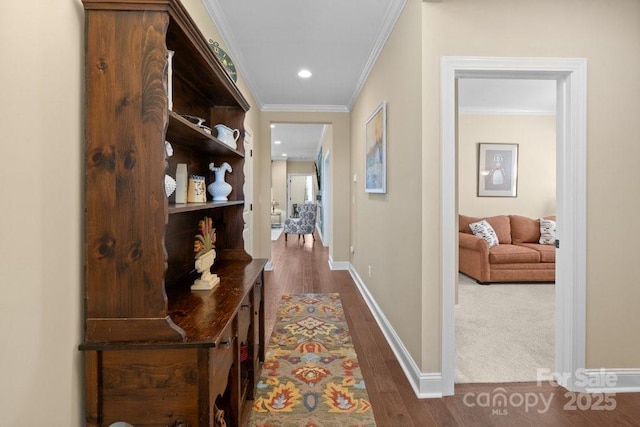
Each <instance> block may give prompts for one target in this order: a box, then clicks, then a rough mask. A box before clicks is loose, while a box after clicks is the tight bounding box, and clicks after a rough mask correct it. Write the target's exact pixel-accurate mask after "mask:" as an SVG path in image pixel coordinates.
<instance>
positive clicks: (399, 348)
mask: <svg viewBox="0 0 640 427" xmlns="http://www.w3.org/2000/svg"><path fill="white" fill-rule="evenodd" d="M349 273H351V277H352V278H353V281H354V282H355V283H356V286H357V287H358V290H359V291H360V293H361V294H362V297H363V298H364V300H365V302H366V303H367V306H368V307H369V310H371V313H372V314H373V317H374V318H375V319H376V322H377V323H378V326H380V329H381V330H382V333H383V334H384V336H385V338H386V339H387V342H388V343H389V345H390V346H391V349H392V350H393V353H394V354H395V355H396V358H397V359H398V362H399V363H400V366H401V367H402V370H403V371H404V374H405V376H406V377H407V379H408V380H409V383H410V384H411V387H412V388H413V391H414V393H415V394H416V396H417V397H418V398H419V399H424V398H434V397H442V396H443V394H442V374H441V373H440V372H436V373H423V372H420V369H419V368H418V365H417V364H416V363H415V361H414V360H413V357H411V355H410V354H409V352H408V351H407V348H406V347H405V346H404V344H403V343H402V341H401V340H400V337H398V334H396V332H395V330H394V329H393V327H392V326H391V324H390V323H389V321H388V320H387V318H386V317H385V315H384V313H383V312H382V310H381V309H380V306H378V304H377V303H376V301H375V299H374V298H373V296H372V295H371V293H370V292H369V290H368V289H367V286H366V285H365V284H364V282H363V281H362V279H361V278H360V276H359V275H358V272H357V271H356V269H355V268H354V267H353V265H352V264H351V263H349Z"/></svg>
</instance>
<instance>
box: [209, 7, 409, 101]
mask: <svg viewBox="0 0 640 427" xmlns="http://www.w3.org/2000/svg"><path fill="white" fill-rule="evenodd" d="M405 1H406V0H348V1H345V0H323V1H313V0H269V1H264V0H203V2H204V4H205V7H206V9H207V11H208V12H209V15H210V16H211V18H212V20H213V22H214V24H215V25H216V27H217V28H218V30H219V31H220V34H221V37H222V39H223V42H224V45H225V46H226V49H227V51H228V52H227V53H228V54H229V56H230V57H231V59H232V60H233V62H234V64H235V66H236V69H237V71H238V72H240V73H241V74H242V76H243V78H244V79H245V80H246V82H247V84H248V86H249V88H250V89H251V92H252V94H253V97H254V99H255V101H256V102H257V103H258V106H259V107H260V109H261V110H262V111H287V110H295V111H303V110H314V111H345V112H346V111H349V109H350V107H351V105H352V103H353V101H354V99H355V98H356V96H357V94H358V92H359V91H360V88H361V87H362V84H363V83H364V81H365V80H366V76H367V75H368V73H369V71H370V69H371V67H372V66H373V64H374V63H375V59H376V58H377V56H378V54H379V52H380V51H381V50H382V46H383V45H384V42H385V41H386V39H387V37H388V36H389V34H390V33H391V30H392V28H393V25H394V24H395V22H396V20H397V19H398V16H399V15H400V12H401V11H402V8H403V6H404V4H405ZM303 68H305V69H308V70H309V71H311V73H313V75H312V76H311V77H310V78H308V79H301V78H300V77H298V71H300V70H301V69H303Z"/></svg>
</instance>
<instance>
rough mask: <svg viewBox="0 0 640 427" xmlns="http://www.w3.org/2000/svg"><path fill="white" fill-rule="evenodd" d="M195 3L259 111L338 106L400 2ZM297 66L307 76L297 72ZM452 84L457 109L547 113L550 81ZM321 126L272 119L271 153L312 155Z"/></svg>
mask: <svg viewBox="0 0 640 427" xmlns="http://www.w3.org/2000/svg"><path fill="white" fill-rule="evenodd" d="M202 1H203V3H204V5H205V7H206V9H207V11H208V12H209V15H210V16H211V19H212V21H213V23H214V25H215V26H216V27H217V28H218V30H219V31H220V34H221V37H222V41H223V44H224V45H225V47H226V50H227V53H228V54H229V56H230V57H231V59H232V60H233V62H234V64H235V67H236V69H237V71H238V72H239V73H240V74H242V76H243V78H244V79H245V81H246V82H247V85H248V86H249V89H250V90H251V93H252V95H253V98H254V99H255V101H256V102H257V104H258V108H260V110H261V111H344V112H347V111H350V109H351V106H352V104H353V102H354V100H355V98H356V97H357V96H358V93H359V92H360V89H361V87H362V84H363V83H364V81H365V80H366V77H367V75H368V74H369V71H370V70H371V68H372V67H373V64H374V63H375V60H376V58H377V56H378V54H379V53H380V51H381V50H382V47H383V46H384V43H385V41H386V39H387V37H388V36H389V34H390V32H391V30H392V29H393V25H394V24H395V22H396V20H397V18H398V16H399V15H400V12H401V11H402V8H403V7H404V4H405V2H406V0H346V1H345V0H324V1H322V2H319V1H312V0H269V1H265V0H202ZM302 68H307V69H309V70H310V71H311V72H312V73H313V75H312V76H311V78H309V79H301V78H300V77H298V75H297V73H298V71H299V70H300V69H302ZM458 89H459V109H460V112H461V113H489V114H505V113H510V114H555V99H556V95H555V81H540V80H537V81H532V80H496V79H461V80H460V82H459V86H458ZM323 129H324V125H304V124H302V125H301V124H276V127H275V128H273V129H272V159H282V158H283V156H282V153H283V152H284V153H287V155H288V156H287V157H288V158H289V159H291V160H315V159H316V157H317V154H318V150H319V146H320V138H321V136H322V132H323ZM276 140H279V141H282V144H280V145H275V144H274V143H273V142H274V141H276Z"/></svg>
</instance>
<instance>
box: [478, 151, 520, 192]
mask: <svg viewBox="0 0 640 427" xmlns="http://www.w3.org/2000/svg"><path fill="white" fill-rule="evenodd" d="M517 184H518V144H487V143H482V142H481V143H479V144H478V197H517V194H518V192H517V191H518V185H517Z"/></svg>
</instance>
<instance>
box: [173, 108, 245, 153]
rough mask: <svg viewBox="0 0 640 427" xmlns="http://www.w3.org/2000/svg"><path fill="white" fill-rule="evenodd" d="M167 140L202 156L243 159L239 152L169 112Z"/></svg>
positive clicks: (176, 114)
mask: <svg viewBox="0 0 640 427" xmlns="http://www.w3.org/2000/svg"><path fill="white" fill-rule="evenodd" d="M167 140H168V141H169V142H170V143H171V144H175V145H180V146H184V147H189V148H194V149H196V150H198V151H200V152H202V153H203V154H208V155H213V156H226V157H229V156H231V157H241V158H243V157H244V154H243V153H241V152H240V151H238V150H236V149H233V148H231V147H230V146H228V145H227V144H225V143H224V142H222V141H220V140H219V139H218V138H216V137H214V136H211V135H209V134H208V133H206V132H205V131H203V130H202V129H200V128H198V127H197V126H196V125H194V124H193V123H191V122H190V121H189V120H187V119H185V118H184V117H182V116H181V115H180V114H178V113H176V112H174V111H169V128H168V129H167Z"/></svg>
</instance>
